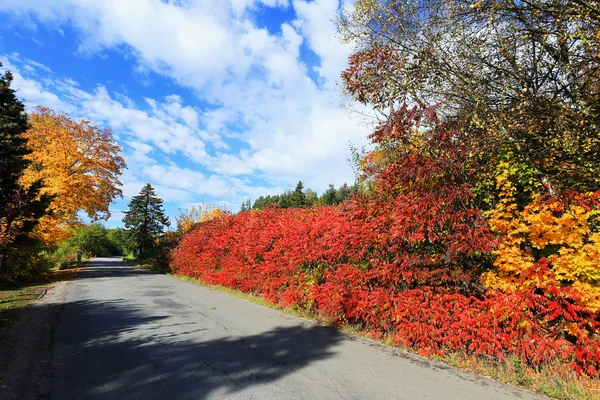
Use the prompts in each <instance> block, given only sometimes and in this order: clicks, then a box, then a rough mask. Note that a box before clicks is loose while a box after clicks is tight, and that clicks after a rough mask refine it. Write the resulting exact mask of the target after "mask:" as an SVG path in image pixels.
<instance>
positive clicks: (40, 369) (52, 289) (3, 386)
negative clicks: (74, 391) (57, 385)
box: [0, 281, 70, 400]
mask: <svg viewBox="0 0 600 400" xmlns="http://www.w3.org/2000/svg"><path fill="white" fill-rule="evenodd" d="M69 283H70V282H69V281H61V282H56V283H53V284H51V285H49V286H47V287H46V288H45V289H44V290H43V291H42V292H41V293H40V297H39V298H38V299H37V300H34V301H32V302H31V303H29V304H28V305H27V306H26V307H25V308H23V309H22V310H20V311H19V313H20V314H19V315H18V316H17V317H16V318H15V320H14V321H12V322H11V324H10V326H9V327H7V328H6V329H5V330H4V332H3V333H2V337H1V338H0V339H1V343H2V344H1V345H0V398H2V399H5V400H13V399H15V400H16V399H19V400H27V399H45V398H48V397H49V389H48V388H49V384H48V382H49V379H50V377H49V375H48V374H49V372H50V370H51V368H50V363H51V358H52V348H53V337H54V329H55V327H56V324H57V323H58V321H59V319H60V313H61V310H62V307H63V304H64V299H65V293H66V288H67V285H68V284H69Z"/></svg>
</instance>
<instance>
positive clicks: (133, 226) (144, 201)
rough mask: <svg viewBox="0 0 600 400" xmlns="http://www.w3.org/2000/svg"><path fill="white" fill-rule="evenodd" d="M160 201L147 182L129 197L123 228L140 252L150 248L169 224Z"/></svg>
mask: <svg viewBox="0 0 600 400" xmlns="http://www.w3.org/2000/svg"><path fill="white" fill-rule="evenodd" d="M162 203H163V201H162V200H161V199H160V198H159V197H157V196H156V193H154V188H153V187H152V185H150V184H149V183H148V184H147V185H146V186H144V187H143V188H142V190H141V191H140V194H139V195H137V196H133V197H132V198H131V201H130V202H129V205H128V206H129V211H125V217H124V218H123V222H124V223H125V228H126V229H128V230H129V232H130V234H131V238H132V239H133V240H134V242H135V244H136V247H137V250H138V252H139V253H140V254H141V253H143V252H145V251H148V250H150V249H152V247H153V246H154V243H155V242H156V239H157V238H158V237H159V236H161V235H162V233H163V229H164V228H165V227H168V226H169V225H170V222H169V219H168V218H167V216H166V215H165V212H164V210H163V206H162Z"/></svg>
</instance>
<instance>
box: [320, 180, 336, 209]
mask: <svg viewBox="0 0 600 400" xmlns="http://www.w3.org/2000/svg"><path fill="white" fill-rule="evenodd" d="M319 202H320V203H321V204H325V205H327V206H334V205H336V204H338V203H339V201H338V197H337V190H336V189H335V186H333V184H331V183H330V184H329V188H328V189H327V190H326V191H325V193H323V195H322V196H321V198H320V199H319Z"/></svg>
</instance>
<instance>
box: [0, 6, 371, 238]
mask: <svg viewBox="0 0 600 400" xmlns="http://www.w3.org/2000/svg"><path fill="white" fill-rule="evenodd" d="M341 7H345V8H347V7H350V1H349V0H344V1H338V0H313V1H307V0H170V1H167V0H163V1H160V0H128V1H122V0H103V1H89V0H54V1H48V0H0V60H1V61H2V62H3V64H4V68H5V69H10V70H11V71H12V72H13V75H14V76H15V80H14V87H15V88H16V89H17V90H18V95H19V97H20V98H21V99H22V100H23V101H24V102H25V103H26V105H27V106H28V107H33V106H35V105H43V106H48V107H50V108H53V109H54V110H57V111H62V112H65V113H67V114H69V115H70V116H72V117H73V118H85V119H88V120H91V121H92V122H93V123H94V124H96V125H99V126H103V127H110V128H112V130H113V133H114V135H115V137H116V139H117V141H118V142H119V144H120V145H121V146H122V148H123V156H124V158H125V160H126V162H127V165H128V169H127V171H126V172H125V173H124V174H123V176H122V182H123V192H124V196H125V197H124V199H122V200H118V201H115V202H114V203H113V204H112V205H111V211H112V217H111V219H110V220H109V221H108V222H107V223H106V225H107V226H109V227H113V226H118V225H119V224H120V220H121V218H122V214H121V211H122V210H125V209H126V208H127V202H128V200H129V198H130V197H131V196H132V195H135V194H137V193H138V192H139V190H140V189H141V187H142V186H143V185H144V184H145V183H147V182H150V183H151V184H152V185H153V186H154V187H155V188H156V191H157V193H158V195H159V196H160V197H162V198H163V199H164V200H165V208H166V210H167V213H168V214H169V215H170V216H171V217H175V216H177V215H178V213H179V212H178V209H179V208H185V207H190V206H192V205H195V204H199V203H201V202H205V203H210V204H214V205H222V204H224V205H225V206H226V207H227V208H229V209H231V210H233V211H236V210H237V209H239V205H240V203H241V202H242V201H244V200H245V199H247V198H251V199H256V198H257V197H258V196H260V195H266V194H276V193H281V192H282V191H284V190H286V189H288V188H291V187H293V186H295V183H296V182H297V181H298V180H302V181H303V182H304V183H305V187H310V188H312V189H314V190H316V191H318V192H319V193H321V192H322V191H323V190H324V189H325V188H326V187H327V185H328V184H329V183H333V184H335V185H336V186H338V185H340V184H342V183H344V182H348V183H351V182H352V181H353V179H354V176H353V174H352V169H351V167H350V165H349V163H348V158H349V157H350V144H351V143H352V144H353V145H355V146H362V145H364V144H365V143H366V135H367V130H368V128H367V126H366V124H365V123H364V121H363V117H362V116H361V115H360V114H359V113H356V112H355V111H357V110H358V109H360V106H359V105H356V104H354V103H352V102H350V101H349V100H348V99H347V98H345V97H343V96H342V93H341V86H340V85H339V76H340V73H341V72H342V71H343V70H344V69H345V67H346V65H347V57H348V55H349V54H350V53H351V52H352V46H351V45H350V44H344V43H342V42H341V41H340V39H339V38H338V37H337V36H336V29H335V23H334V22H333V21H334V20H335V18H336V16H337V15H338V13H339V10H340V8H341ZM350 110H353V111H350Z"/></svg>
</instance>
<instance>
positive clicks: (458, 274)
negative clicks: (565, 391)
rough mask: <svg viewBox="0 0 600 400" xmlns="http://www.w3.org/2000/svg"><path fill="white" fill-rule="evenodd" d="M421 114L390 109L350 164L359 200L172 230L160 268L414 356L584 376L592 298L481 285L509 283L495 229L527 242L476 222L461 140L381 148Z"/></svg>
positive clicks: (594, 352)
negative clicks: (357, 330) (373, 148)
mask: <svg viewBox="0 0 600 400" xmlns="http://www.w3.org/2000/svg"><path fill="white" fill-rule="evenodd" d="M405 111H406V110H405ZM422 118H424V115H420V114H419V113H412V112H404V113H398V114H397V115H396V116H395V119H393V120H392V121H391V122H390V123H389V124H383V125H382V126H380V127H379V129H378V130H377V131H375V133H374V134H373V135H372V136H371V137H372V139H373V140H374V141H375V142H384V141H386V142H385V143H382V144H384V145H385V147H384V146H380V148H379V151H377V152H373V153H371V154H370V155H369V156H368V157H367V158H366V159H365V160H364V161H363V162H364V165H363V170H364V171H365V176H364V177H363V180H364V182H365V183H366V184H365V186H366V187H367V188H368V189H367V190H368V193H367V194H364V195H357V196H355V197H354V198H352V199H351V200H349V201H348V202H346V203H345V204H343V205H342V206H341V207H315V208H311V209H278V208H267V209H265V210H263V211H244V212H241V213H239V214H237V215H232V214H223V215H222V216H221V218H218V219H215V220H212V221H207V222H205V223H201V224H198V225H197V226H196V228H195V229H194V230H192V231H191V232H190V233H188V234H186V235H184V236H183V238H182V239H181V241H180V243H179V246H178V247H177V248H175V250H173V252H172V264H171V268H172V270H173V271H174V272H175V273H178V274H182V275H187V276H191V277H194V278H198V279H201V280H202V281H205V282H208V283H212V284H218V285H223V286H227V287H232V288H237V289H239V290H242V291H246V292H252V293H256V294H260V295H262V296H263V297H264V298H265V299H267V300H268V301H270V302H273V303H278V304H281V305H283V306H289V307H296V308H299V309H303V310H308V311H310V312H313V313H315V314H317V315H320V316H322V317H324V318H326V319H328V320H330V321H332V322H334V323H338V324H343V323H352V324H355V325H358V326H361V327H363V328H365V329H367V330H368V331H370V332H371V333H372V334H373V335H376V336H381V335H384V334H386V335H389V336H390V337H392V338H393V340H395V341H396V342H397V343H402V344H404V345H406V346H409V347H412V348H414V349H416V350H417V351H419V352H421V353H424V354H429V353H436V354H444V353H446V352H451V351H461V352H463V353H467V354H472V355H484V356H486V357H491V358H494V359H497V360H502V359H506V358H508V357H513V356H515V355H516V356H517V357H519V358H520V359H521V361H522V362H523V363H524V364H526V365H530V366H540V365H544V364H547V363H551V362H554V361H556V360H559V361H561V362H563V363H565V364H566V365H569V367H571V368H573V369H575V370H577V371H578V372H585V373H587V374H589V375H596V374H597V371H598V368H599V367H600V366H599V365H598V360H599V359H600V348H599V341H598V338H597V335H598V333H599V328H600V317H599V314H598V312H597V308H596V307H593V304H592V303H586V302H585V301H583V302H582V301H579V302H578V301H575V298H574V297H573V296H572V295H571V294H572V291H571V290H570V289H569V287H570V285H568V284H565V282H563V283H561V284H558V283H557V282H559V281H558V280H556V279H551V276H552V274H551V273H550V272H548V273H546V274H545V278H544V279H541V280H539V281H533V282H534V284H531V285H518V284H517V285H513V286H512V287H511V290H504V289H503V288H502V287H497V286H493V285H490V286H493V290H490V289H489V288H487V287H485V286H484V285H483V284H482V283H484V282H491V281H492V277H494V276H495V277H496V278H497V280H502V279H503V280H505V281H507V280H510V279H511V277H510V273H509V272H508V271H507V268H506V265H505V259H504V258H503V257H502V252H503V251H504V250H505V247H504V246H505V239H503V238H504V237H505V236H506V235H507V234H508V235H513V234H517V233H518V234H523V235H525V236H527V235H529V236H528V240H530V241H531V240H533V241H534V242H535V240H536V238H535V237H533V236H532V235H533V233H532V232H529V231H528V232H524V231H523V230H522V229H521V230H519V231H514V232H513V231H512V228H510V227H509V229H508V231H509V232H506V231H502V230H501V229H500V227H499V226H500V225H499V224H498V221H500V220H501V219H502V218H501V216H500V215H499V214H498V215H496V214H494V215H495V216H494V215H491V216H490V217H489V218H490V220H491V221H492V224H491V225H490V224H489V222H488V219H486V218H485V213H484V211H482V210H481V209H480V208H479V207H477V205H478V199H477V198H476V194H475V193H474V191H473V189H472V187H473V175H474V171H473V168H474V166H476V165H475V161H473V159H472V158H471V155H472V154H473V148H472V147H471V146H470V144H469V141H468V140H466V139H464V138H463V137H462V136H461V133H460V130H456V129H454V128H453V127H452V126H446V125H444V124H437V125H436V126H437V128H436V129H434V130H430V131H429V132H428V133H427V135H425V134H424V135H423V137H422V138H421V143H420V146H419V149H418V150H416V149H415V148H411V147H410V146H407V147H406V148H402V147H400V146H393V143H392V141H391V140H390V139H393V138H394V135H397V134H399V131H400V130H401V129H406V130H408V129H411V127H413V126H414V125H415V121H419V120H420V119H422ZM502 204H503V203H502V201H499V202H498V203H497V207H496V209H501V208H502ZM496 209H494V210H496ZM492 212H495V211H492ZM515 212H517V211H516V209H515ZM524 212H526V213H527V210H525V211H524ZM527 215H534V214H531V213H529V214H527ZM554 217H555V218H561V216H560V215H558V214H555V215H554ZM563 220H565V221H566V220H567V219H563ZM532 221H533V220H532ZM567 222H568V221H567ZM532 223H533V222H532ZM540 223H546V224H551V221H543V222H540ZM586 223H587V222H586ZM535 224H536V223H534V224H533V225H535ZM585 229H587V230H589V229H592V225H586V227H585ZM549 230H550V231H551V230H552V229H549ZM542 231H543V230H542ZM588 233H589V232H588ZM588 233H586V232H582V233H580V236H581V235H583V236H582V237H588V236H589V235H588ZM592 236H593V235H592ZM538 240H539V239H538ZM575 242H576V241H575ZM540 246H541V245H540ZM538 247H539V246H538ZM519 249H520V247H519ZM576 250H577V249H576ZM524 251H525V250H524ZM559 253H560V254H562V255H564V251H563V252H559ZM575 253H577V254H574V255H572V257H575V256H577V257H581V254H580V253H581V252H575ZM590 254H591V253H590ZM494 256H496V258H494ZM592 256H594V255H593V254H592ZM563 258H564V260H563V261H564V262H563V263H566V264H568V263H569V261H568V260H567V258H568V256H564V257H563ZM536 260H537V261H538V262H539V263H540V265H542V264H543V263H544V262H546V261H544V260H550V261H552V260H554V262H555V264H556V260H558V258H554V259H552V258H543V257H541V256H540V257H538V258H537V259H536ZM571 261H573V260H571ZM573 262H574V263H575V264H576V263H577V262H578V261H576V260H575V261H573ZM573 262H572V263H571V264H573ZM544 265H545V266H546V268H547V269H551V268H554V267H553V266H552V265H549V264H548V263H547V262H546V264H544ZM555 272H557V270H556V269H555ZM537 273H540V272H539V271H536V274H537ZM482 278H484V279H482ZM526 279H529V280H530V281H532V278H531V277H528V278H526ZM585 279H587V280H585V283H589V282H591V281H593V279H594V277H593V276H592V275H590V276H588V277H586V278H585Z"/></svg>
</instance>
